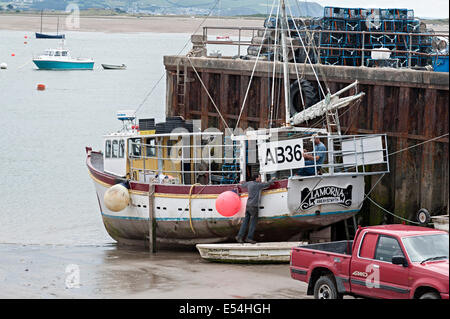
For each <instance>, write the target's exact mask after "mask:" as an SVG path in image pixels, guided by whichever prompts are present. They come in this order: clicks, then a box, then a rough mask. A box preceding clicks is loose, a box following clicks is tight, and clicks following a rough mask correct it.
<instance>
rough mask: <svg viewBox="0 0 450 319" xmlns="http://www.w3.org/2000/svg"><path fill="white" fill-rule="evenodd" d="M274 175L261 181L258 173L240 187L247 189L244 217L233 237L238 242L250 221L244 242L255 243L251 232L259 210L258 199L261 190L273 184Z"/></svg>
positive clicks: (241, 241) (253, 229)
mask: <svg viewBox="0 0 450 319" xmlns="http://www.w3.org/2000/svg"><path fill="white" fill-rule="evenodd" d="M274 179H275V177H273V178H272V179H271V180H270V182H268V183H261V176H260V175H258V176H257V177H256V178H253V181H250V182H245V183H243V184H242V187H244V188H247V190H248V199H247V206H246V207H245V219H244V222H243V223H242V225H241V228H240V229H239V233H238V235H237V236H236V237H235V238H236V241H237V242H238V243H243V242H244V240H243V238H244V235H245V232H246V230H247V225H248V224H249V222H250V227H249V229H248V234H247V238H246V239H245V242H246V243H251V244H255V243H256V241H254V240H253V233H254V232H255V228H256V223H257V221H258V211H259V200H260V197H261V191H262V190H263V189H266V188H268V187H269V186H270V185H272V184H273V182H274Z"/></svg>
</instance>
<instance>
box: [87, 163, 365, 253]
mask: <svg viewBox="0 0 450 319" xmlns="http://www.w3.org/2000/svg"><path fill="white" fill-rule="evenodd" d="M87 166H88V169H89V173H90V176H91V178H92V180H93V182H94V185H95V191H96V195H97V199H98V204H99V208H100V213H101V216H102V219H103V223H104V226H105V228H106V230H107V232H108V233H109V235H110V236H111V237H112V238H113V239H114V240H116V241H117V242H118V243H119V244H125V245H144V246H145V245H146V244H147V241H148V240H147V236H148V234H149V206H148V205H149V192H148V190H149V185H148V184H144V183H136V182H130V190H129V194H130V197H131V203H130V205H128V206H127V207H126V208H125V209H124V210H122V211H120V212H113V211H110V210H109V209H108V208H107V207H106V205H105V203H104V200H103V198H104V195H105V192H106V191H107V190H108V188H110V187H111V186H112V185H115V184H117V183H120V182H122V181H123V180H121V179H120V178H118V177H115V176H113V175H110V174H108V173H105V172H103V171H100V170H97V169H95V168H94V166H92V164H91V163H90V156H89V155H88V159H87ZM349 178H350V180H349V182H356V184H354V185H355V191H357V186H358V185H364V179H363V177H357V178H352V177H349ZM318 181H319V179H315V178H311V179H308V181H307V183H308V185H314V184H317V183H318ZM289 182H290V181H289V180H280V181H277V182H275V183H274V185H272V186H271V187H270V188H269V189H267V190H265V191H263V192H262V195H261V203H260V209H259V217H258V224H257V228H256V231H255V239H256V240H257V241H266V242H269V241H288V240H290V239H291V238H292V237H293V236H295V235H297V234H299V233H300V232H302V231H305V230H314V229H319V228H321V227H325V226H328V225H331V224H334V223H336V222H339V221H341V220H344V219H347V218H350V217H351V216H353V215H355V214H356V213H357V212H358V211H359V210H360V208H361V206H362V201H360V200H355V201H354V203H353V205H351V206H349V207H343V206H340V205H319V206H314V207H311V208H309V209H306V210H301V211H296V210H295V209H294V210H292V209H290V208H289V205H291V204H289V202H292V194H291V195H290V194H289V191H288V188H289V187H288V184H289ZM295 183H298V181H296V182H295ZM334 183H338V181H334ZM342 183H344V184H345V183H346V182H345V181H341V184H342ZM308 185H307V186H308ZM308 187H310V186H308ZM236 189H238V191H239V194H240V197H241V203H242V205H241V209H240V211H239V212H238V213H237V214H236V215H234V216H232V217H223V216H221V215H220V214H219V213H218V212H217V211H216V209H215V200H216V198H217V196H218V195H219V194H220V193H222V192H223V191H226V190H236ZM191 191H192V195H191ZM361 192H362V194H363V192H364V187H362V189H361ZM289 196H290V197H291V200H290V201H289ZM294 196H297V195H296V194H294ZM247 197H248V194H247V193H246V192H245V190H242V189H240V186H239V185H200V186H195V187H193V188H192V190H191V186H187V185H161V184H159V185H155V194H154V216H155V219H156V224H157V226H156V237H157V242H158V243H159V244H161V245H164V246H166V245H167V246H194V245H196V244H208V243H220V242H229V241H234V237H235V236H236V234H237V232H238V231H239V228H240V225H241V222H242V220H243V217H244V216H245V204H246V201H247ZM354 197H358V196H354ZM361 198H362V196H361ZM189 202H191V204H189ZM189 205H191V206H190V207H191V209H190V210H189Z"/></svg>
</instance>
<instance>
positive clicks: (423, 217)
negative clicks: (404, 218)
mask: <svg viewBox="0 0 450 319" xmlns="http://www.w3.org/2000/svg"><path fill="white" fill-rule="evenodd" d="M416 219H417V221H418V222H419V223H420V224H421V225H427V224H428V223H429V222H430V220H431V216H430V213H429V212H428V210H426V209H425V208H421V209H419V211H418V212H417V215H416Z"/></svg>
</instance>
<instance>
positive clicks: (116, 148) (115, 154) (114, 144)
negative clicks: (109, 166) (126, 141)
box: [111, 140, 119, 158]
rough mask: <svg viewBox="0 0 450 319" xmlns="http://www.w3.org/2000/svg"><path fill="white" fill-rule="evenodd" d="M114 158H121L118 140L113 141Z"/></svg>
mask: <svg viewBox="0 0 450 319" xmlns="http://www.w3.org/2000/svg"><path fill="white" fill-rule="evenodd" d="M111 157H112V158H117V157H119V142H118V141H117V140H113V141H112V155H111Z"/></svg>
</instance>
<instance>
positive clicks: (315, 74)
mask: <svg viewBox="0 0 450 319" xmlns="http://www.w3.org/2000/svg"><path fill="white" fill-rule="evenodd" d="M286 4H287V7H288V9H289V13H290V15H291V18H292V22H293V24H294V27H295V30H296V31H297V33H298V34H299V35H300V31H299V30H298V27H297V23H296V22H295V20H294V16H293V15H292V11H291V6H290V5H289V2H286ZM299 39H300V42H301V44H302V47H303V49H304V50H305V52H307V51H306V47H305V43H304V42H303V39H302V37H301V36H300V37H299ZM306 59H307V60H308V62H309V64H310V65H311V69H312V71H313V73H314V76H315V78H316V80H317V83H318V85H319V88H320V91H321V92H322V94H323V96H324V97H325V96H326V94H325V92H324V91H323V88H322V85H321V84H320V81H319V78H318V76H317V73H316V70H315V68H314V67H313V63H312V62H311V59H310V58H309V55H308V54H307V55H306Z"/></svg>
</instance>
